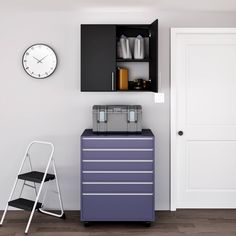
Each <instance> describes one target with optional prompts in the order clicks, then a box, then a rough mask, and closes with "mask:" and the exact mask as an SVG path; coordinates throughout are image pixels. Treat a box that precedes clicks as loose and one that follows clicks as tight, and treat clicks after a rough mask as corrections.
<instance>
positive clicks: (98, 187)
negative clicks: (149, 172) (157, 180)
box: [82, 182, 153, 193]
mask: <svg viewBox="0 0 236 236" xmlns="http://www.w3.org/2000/svg"><path fill="white" fill-rule="evenodd" d="M86 183H87V182H84V184H83V185H82V192H83V193H153V184H152V182H149V184H140V183H139V184H112V183H111V184H86Z"/></svg>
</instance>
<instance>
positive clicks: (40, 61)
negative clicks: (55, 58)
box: [38, 55, 48, 63]
mask: <svg viewBox="0 0 236 236" xmlns="http://www.w3.org/2000/svg"><path fill="white" fill-rule="evenodd" d="M47 56H48V55H47ZM47 56H45V57H43V58H41V59H40V60H39V61H38V63H42V60H43V59H44V58H46V57H47Z"/></svg>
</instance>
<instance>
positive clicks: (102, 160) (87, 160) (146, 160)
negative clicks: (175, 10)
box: [83, 160, 153, 163]
mask: <svg viewBox="0 0 236 236" xmlns="http://www.w3.org/2000/svg"><path fill="white" fill-rule="evenodd" d="M83 162H148V163H149V162H153V160H83Z"/></svg>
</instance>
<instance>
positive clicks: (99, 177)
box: [82, 172, 153, 182]
mask: <svg viewBox="0 0 236 236" xmlns="http://www.w3.org/2000/svg"><path fill="white" fill-rule="evenodd" d="M82 181H83V182H89V181H92V182H96V181H97V182H102V181H115V182H120V181H126V182H142V181H145V182H146V181H147V182H149V181H153V173H84V172H82Z"/></svg>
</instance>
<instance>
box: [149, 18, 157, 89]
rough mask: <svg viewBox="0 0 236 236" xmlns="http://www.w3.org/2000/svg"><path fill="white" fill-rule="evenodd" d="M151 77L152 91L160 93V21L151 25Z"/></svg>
mask: <svg viewBox="0 0 236 236" xmlns="http://www.w3.org/2000/svg"><path fill="white" fill-rule="evenodd" d="M149 40H150V41H149V58H150V61H149V77H150V79H151V91H152V92H155V93H157V92H158V20H155V21H154V22H153V23H152V24H151V25H150V39H149Z"/></svg>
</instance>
